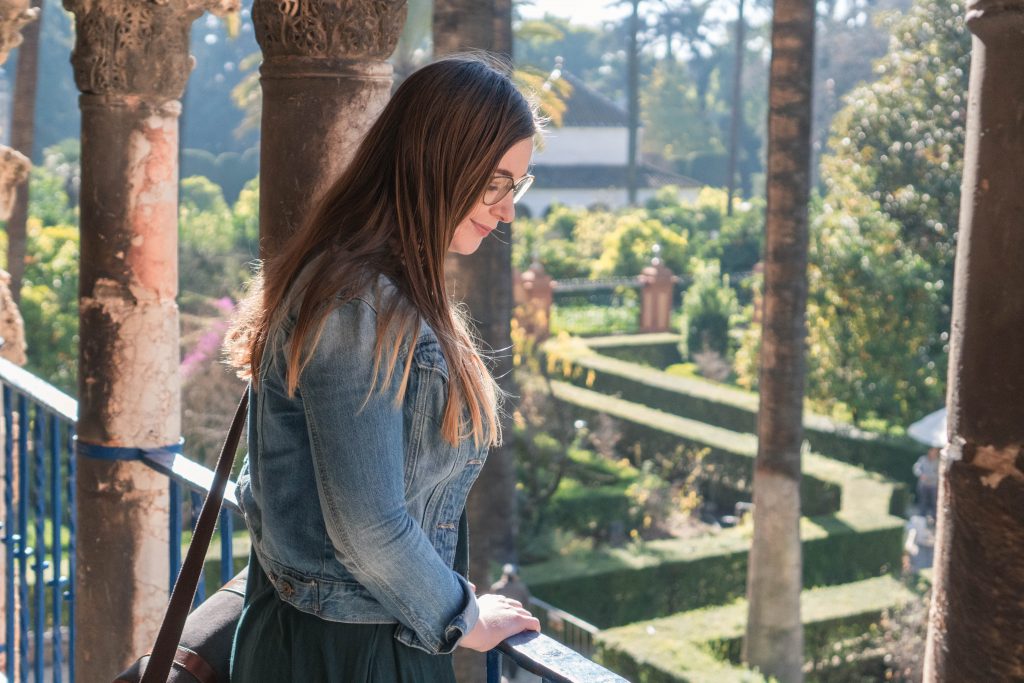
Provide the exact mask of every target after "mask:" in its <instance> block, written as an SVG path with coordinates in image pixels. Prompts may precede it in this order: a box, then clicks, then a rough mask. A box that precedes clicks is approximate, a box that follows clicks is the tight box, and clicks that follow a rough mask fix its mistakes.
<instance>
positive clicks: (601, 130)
mask: <svg viewBox="0 0 1024 683" xmlns="http://www.w3.org/2000/svg"><path fill="white" fill-rule="evenodd" d="M559 78H561V79H564V80H565V81H567V82H568V83H569V85H571V86H572V94H571V95H570V96H569V98H568V100H567V101H566V109H565V114H564V116H563V120H562V126H561V127H560V128H555V127H553V126H552V127H550V128H548V131H547V134H546V135H545V142H544V148H543V149H541V150H538V151H537V153H536V154H535V155H534V166H533V170H532V171H531V172H532V173H533V175H534V176H536V178H537V179H536V181H535V182H534V184H533V188H532V189H531V190H530V191H529V192H527V193H526V195H525V196H524V197H523V199H522V200H521V201H520V203H519V208H520V209H521V210H522V213H523V214H528V215H530V216H539V215H542V214H543V213H544V212H545V211H546V210H547V209H548V207H549V206H551V205H552V204H555V203H558V204H565V205H567V206H577V207H589V206H593V205H595V204H599V205H604V206H606V207H609V208H619V207H623V206H626V205H627V203H628V201H627V197H628V194H627V190H626V173H627V166H628V165H627V159H628V151H629V116H628V114H627V112H626V111H625V110H624V109H622V108H621V107H619V106H618V105H617V104H615V103H614V102H612V101H611V100H609V99H607V98H606V97H604V96H603V95H600V94H599V93H597V92H596V91H594V90H593V89H591V88H590V87H588V86H587V85H586V84H585V83H584V82H583V81H581V80H580V79H578V78H577V77H575V76H573V75H572V74H571V73H569V72H568V71H565V70H564V69H560V68H556V69H555V70H554V71H552V72H551V77H550V79H549V80H554V79H559ZM642 134H643V129H642V128H641V129H640V130H639V131H637V146H638V147H639V146H640V140H641V139H642ZM666 185H675V186H676V187H678V188H679V190H680V196H681V197H682V199H684V200H690V201H693V200H695V199H696V198H697V194H698V192H699V191H700V188H701V184H700V183H698V182H697V181H696V180H693V179H692V178H687V177H686V176H681V175H678V174H676V173H672V172H671V171H665V170H662V169H658V168H655V167H654V166H651V165H650V164H647V163H643V162H639V163H638V164H637V201H638V203H641V204H642V203H643V202H645V201H646V200H647V199H649V198H650V197H652V196H653V195H654V193H655V192H657V191H658V190H659V189H660V188H662V187H665V186H666Z"/></svg>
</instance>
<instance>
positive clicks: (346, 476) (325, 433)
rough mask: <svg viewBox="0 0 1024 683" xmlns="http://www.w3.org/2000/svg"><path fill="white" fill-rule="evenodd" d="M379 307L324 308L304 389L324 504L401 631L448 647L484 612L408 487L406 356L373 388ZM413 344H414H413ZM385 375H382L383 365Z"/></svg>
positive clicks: (352, 564) (363, 579) (341, 545)
mask: <svg viewBox="0 0 1024 683" xmlns="http://www.w3.org/2000/svg"><path fill="white" fill-rule="evenodd" d="M375 338H376V312H375V311H374V309H373V308H372V307H370V305H369V304H367V303H365V302H363V301H361V300H360V299H353V300H351V301H349V302H347V303H345V304H344V305H342V306H340V307H338V308H336V309H335V310H334V311H332V312H331V313H330V314H329V315H328V316H327V320H326V323H325V326H324V330H323V332H322V334H321V336H320V340H319V342H318V343H317V345H316V350H315V351H314V352H313V355H312V357H311V359H310V361H309V363H308V364H307V366H306V367H305V368H304V370H303V372H302V375H301V377H300V379H299V387H298V392H299V395H300V396H301V400H302V405H303V409H304V411H305V413H306V422H307V427H308V430H309V438H310V443H311V444H312V451H313V453H312V457H313V460H314V463H313V464H314V472H315V476H316V485H317V492H318V494H319V498H320V508H321V511H322V513H323V517H324V521H325V523H326V527H327V532H328V535H329V536H330V538H331V541H332V544H333V545H334V548H335V553H336V555H337V558H338V560H339V561H340V562H341V563H342V564H344V565H345V567H346V568H347V569H348V570H349V572H351V574H352V575H353V576H354V577H355V578H356V580H357V581H359V583H360V584H362V585H363V586H364V587H365V588H366V589H367V590H368V591H369V592H370V593H371V594H372V595H373V597H374V598H375V599H376V600H377V601H378V602H379V603H380V604H381V605H382V606H383V607H384V608H385V609H386V610H387V611H388V612H390V613H391V614H392V615H393V616H394V617H395V618H396V619H397V620H398V622H399V627H398V630H397V631H396V634H395V637H396V638H397V639H398V640H400V641H402V642H404V643H405V644H407V645H411V646H413V647H417V648H419V649H422V650H425V651H427V652H430V653H434V654H447V653H449V652H451V651H452V650H454V649H455V646H456V644H457V642H458V640H459V639H460V638H461V637H462V636H463V635H465V634H466V633H467V632H469V630H470V629H472V628H473V626H474V625H475V623H476V621H477V618H478V616H479V608H478V607H477V603H476V597H475V596H474V595H473V591H472V589H471V588H470V587H469V583H468V582H467V581H466V579H465V578H463V577H462V576H460V575H459V574H458V573H456V572H455V571H454V570H453V569H451V568H450V567H448V566H447V564H446V563H445V562H444V561H443V560H442V559H441V557H440V555H438V554H437V551H436V550H435V549H434V547H433V545H432V544H431V542H430V540H429V538H428V537H427V535H426V534H425V533H424V531H423V529H422V528H421V527H420V525H419V524H418V523H417V522H416V520H415V519H413V517H412V516H411V515H410V514H409V512H408V510H407V507H406V501H405V493H404V479H403V473H404V458H405V439H404V435H403V430H404V426H403V417H402V407H401V406H396V405H395V397H396V395H397V391H398V384H399V381H400V378H401V369H402V367H404V366H403V362H404V358H402V357H401V356H400V358H399V365H398V367H396V370H395V377H394V378H393V380H392V382H391V386H389V387H388V388H387V389H386V390H385V391H383V392H380V391H379V383H378V386H377V387H375V388H374V395H373V396H372V397H371V398H370V400H369V401H368V402H367V404H366V406H365V408H363V410H362V411H361V412H360V411H359V409H360V406H362V404H363V401H364V399H365V398H366V395H367V393H368V391H369V389H370V379H371V377H370V375H371V372H372V369H373V361H372V357H373V348H374V340H375ZM410 352H411V350H410ZM382 374H383V373H382Z"/></svg>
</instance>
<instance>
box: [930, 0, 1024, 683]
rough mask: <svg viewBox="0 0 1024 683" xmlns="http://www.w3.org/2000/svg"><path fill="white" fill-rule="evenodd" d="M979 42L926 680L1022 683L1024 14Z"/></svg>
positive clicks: (1009, 17) (993, 10) (1018, 10)
mask: <svg viewBox="0 0 1024 683" xmlns="http://www.w3.org/2000/svg"><path fill="white" fill-rule="evenodd" d="M967 26H968V28H969V29H970V30H971V32H972V33H973V34H974V42H973V46H972V50H971V77H970V91H969V93H968V99H967V102H968V111H967V135H966V148H965V151H964V177H963V193H962V194H961V199H960V234H959V239H958V240H957V254H956V275H955V277H954V280H953V321H952V326H951V330H952V332H951V335H950V337H951V338H950V353H949V427H948V429H949V446H948V447H947V450H946V453H945V455H944V456H943V458H942V467H941V475H940V484H941V487H940V489H941V490H940V492H939V519H938V535H937V539H936V545H935V550H936V556H935V580H934V582H933V586H934V587H933V589H932V605H931V614H930V617H929V625H928V645H927V650H926V654H925V671H924V680H925V681H928V682H929V683H931V682H933V681H1019V680H1021V679H1022V678H1024V647H1022V643H1024V601H1022V600H1021V596H1022V595H1024V456H1022V454H1024V402H1022V401H1021V395H1022V394H1024V337H1022V336H1021V334H1020V330H1021V327H1022V325H1024V271H1022V270H1021V267H1020V264H1021V261H1022V259H1024V241H1022V240H1021V239H1020V235H1021V215H1022V214H1024V197H1022V193H1021V178H1024V129H1022V128H1021V111H1024V53H1022V52H1021V42H1020V38H1021V34H1022V31H1024V0H1004V1H1003V2H1000V3H987V2H979V1H978V0H973V1H970V2H968V3H967Z"/></svg>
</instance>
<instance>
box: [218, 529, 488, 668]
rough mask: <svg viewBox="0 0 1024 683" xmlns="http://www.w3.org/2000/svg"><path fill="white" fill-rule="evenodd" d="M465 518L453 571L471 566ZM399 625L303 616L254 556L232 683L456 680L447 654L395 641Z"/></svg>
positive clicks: (233, 666) (236, 637)
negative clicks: (337, 620)
mask: <svg viewBox="0 0 1024 683" xmlns="http://www.w3.org/2000/svg"><path fill="white" fill-rule="evenodd" d="M465 520H466V516H465V513H463V516H462V521H461V523H460V524H459V541H458V546H457V548H456V551H455V569H456V571H458V572H459V573H461V574H463V575H465V574H466V567H467V564H468V559H469V558H468V544H467V531H466V523H465ZM397 626H398V625H397V624H345V623H338V622H334V621H326V620H324V619H321V618H319V617H317V616H315V615H313V614H307V613H306V612H302V611H301V610H298V609H296V608H294V607H292V606H291V605H289V604H288V603H286V602H283V601H282V600H281V599H280V598H279V597H278V596H277V591H276V590H275V588H274V585H273V584H272V583H271V582H270V580H269V579H268V578H267V575H266V574H265V573H264V572H263V569H262V568H261V567H260V565H259V562H258V561H257V560H256V555H255V553H250V555H249V579H248V583H247V584H246V587H245V606H244V607H243V608H242V616H241V619H240V620H239V622H238V630H237V631H236V632H235V642H234V647H233V649H232V653H231V680H232V681H233V682H234V683H264V682H266V683H287V682H288V681H295V682H296V683H298V682H300V681H301V682H302V683H317V682H319V681H324V682H330V683H363V682H364V681H365V682H367V683H455V672H454V669H453V668H452V656H451V655H432V654H428V653H427V652H424V651H423V650H419V649H416V648H413V647H409V646H407V645H403V644H402V643H400V642H398V641H397V640H395V629H396V628H397Z"/></svg>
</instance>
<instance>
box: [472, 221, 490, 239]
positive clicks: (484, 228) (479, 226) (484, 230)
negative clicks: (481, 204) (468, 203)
mask: <svg viewBox="0 0 1024 683" xmlns="http://www.w3.org/2000/svg"><path fill="white" fill-rule="evenodd" d="M469 220H470V221H471V222H472V223H473V225H474V226H475V227H476V229H477V230H479V231H480V232H481V233H482V234H483V236H484V237H487V236H488V235H490V234H491V231H493V230H494V228H488V227H487V226H486V225H482V224H480V223H477V222H476V221H474V220H473V219H472V218H470V219H469Z"/></svg>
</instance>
